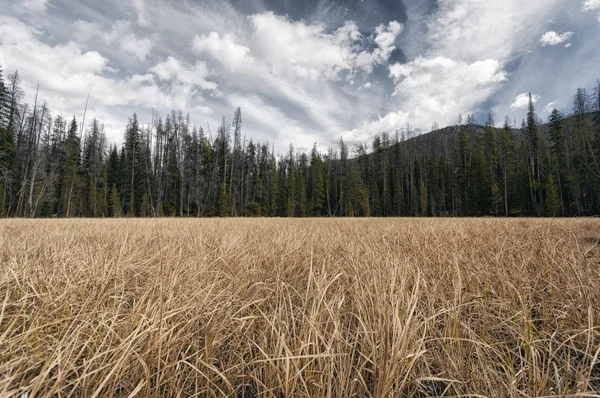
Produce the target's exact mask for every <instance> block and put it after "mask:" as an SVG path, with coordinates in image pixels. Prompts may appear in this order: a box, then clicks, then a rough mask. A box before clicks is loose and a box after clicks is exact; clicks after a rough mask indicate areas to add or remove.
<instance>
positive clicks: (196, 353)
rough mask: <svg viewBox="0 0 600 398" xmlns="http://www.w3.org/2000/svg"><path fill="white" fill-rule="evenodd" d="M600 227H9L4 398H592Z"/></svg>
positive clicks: (599, 367)
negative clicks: (555, 397)
mask: <svg viewBox="0 0 600 398" xmlns="http://www.w3.org/2000/svg"><path fill="white" fill-rule="evenodd" d="M598 239H600V222H599V221H597V220H493V219H489V220H487V219H486V220H457V219H452V220H430V219H422V220H421V219H417V220H390V219H387V220H274V219H270V220H266V219H265V220H259V219H257V220H234V219H224V220H156V221H155V220H100V221H98V220H72V221H56V220H52V221H51V220H38V221H24V220H23V221H14V220H5V221H1V222H0V246H1V248H2V249H1V254H0V261H1V264H2V265H1V268H0V396H2V397H4V396H19V397H38V396H55V397H67V396H78V397H83V396H85V397H107V396H119V397H133V396H139V397H155V396H166V397H188V396H241V397H254V396H260V397H302V396H311V397H351V396H359V397H363V396H373V397H388V396H390V397H409V396H416V397H425V396H468V395H470V396H489V397H533V396H594V393H595V392H599V391H600V363H599V362H600V361H599V358H598V356H599V352H600V351H599V349H600V321H599V320H600V263H599V262H600V246H599V243H598Z"/></svg>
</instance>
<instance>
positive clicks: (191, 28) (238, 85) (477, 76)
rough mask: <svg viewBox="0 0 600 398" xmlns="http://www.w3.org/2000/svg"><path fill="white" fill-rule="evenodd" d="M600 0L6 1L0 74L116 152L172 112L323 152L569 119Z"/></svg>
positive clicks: (1, 14) (597, 57) (587, 63)
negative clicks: (507, 122)
mask: <svg viewBox="0 0 600 398" xmlns="http://www.w3.org/2000/svg"><path fill="white" fill-rule="evenodd" d="M599 49H600V0H535V1H534V0H177V1H176V0H103V1H97V0H12V1H2V2H1V4H0V65H2V66H3V68H4V71H5V74H8V73H12V72H14V71H15V70H18V71H19V73H20V75H21V78H22V87H23V89H24V90H25V93H26V100H27V101H29V102H33V96H34V95H35V91H36V87H37V86H38V84H39V85H40V93H39V97H40V99H41V100H45V101H47V102H48V104H49V106H50V108H51V110H52V112H53V114H54V115H63V116H65V117H70V116H71V115H75V116H76V117H77V118H78V119H79V120H81V117H82V114H83V110H84V107H85V102H86V97H87V96H88V93H90V101H89V106H88V114H87V115H88V117H89V118H90V119H89V120H91V118H92V117H97V118H98V119H99V120H100V121H101V122H102V123H104V125H105V128H106V132H107V136H108V138H109V140H110V141H111V142H114V143H118V142H120V141H121V140H122V137H123V132H124V130H125V125H126V124H127V120H128V119H129V118H130V117H131V115H132V114H133V113H134V112H136V113H137V114H138V118H139V119H140V121H141V122H142V123H148V122H150V121H151V118H152V114H153V112H156V113H160V114H162V115H165V114H166V113H167V112H169V111H170V110H171V109H181V110H183V111H184V112H185V113H189V115H190V118H191V120H192V121H193V122H194V123H195V124H196V125H198V126H202V127H203V128H204V129H205V130H210V131H211V132H215V131H216V129H217V126H218V123H219V122H220V120H221V118H222V117H227V118H228V119H229V120H230V119H231V118H232V116H233V112H234V110H235V109H236V108H237V107H238V106H239V107H241V109H242V115H243V131H244V134H245V135H246V138H247V139H250V138H253V139H254V140H258V141H260V142H266V141H268V142H269V143H272V144H274V146H275V148H276V150H278V151H279V152H281V153H283V152H285V151H286V150H287V148H288V146H289V144H293V145H294V146H295V148H296V150H298V151H308V150H310V148H311V147H312V145H313V143H317V145H318V147H319V149H321V150H326V148H328V147H330V146H335V145H337V143H338V142H339V140H340V139H344V140H345V141H346V142H347V143H350V144H354V143H367V142H370V141H371V140H372V139H373V138H374V136H375V135H377V134H381V133H382V132H384V131H385V132H388V133H390V134H393V133H394V132H396V131H398V130H401V129H405V128H407V127H408V126H410V127H411V128H412V130H414V131H415V132H421V133H422V132H427V131H429V130H430V129H431V126H432V125H433V123H434V122H435V123H437V125H439V126H447V125H453V124H456V122H457V120H458V115H459V114H463V115H467V114H474V115H475V117H476V118H477V119H478V120H479V121H480V122H483V121H484V120H485V119H486V115H487V113H488V112H490V111H491V112H492V114H493V115H494V118H495V121H496V123H498V124H499V123H501V122H502V121H503V120H504V116H509V117H510V119H511V120H517V123H520V122H519V121H520V120H521V118H522V117H523V116H524V112H525V108H526V106H527V100H528V96H527V93H528V92H531V93H532V95H533V99H534V101H535V105H536V109H537V112H538V114H539V115H540V117H542V119H544V120H545V119H546V118H547V116H548V114H549V113H550V111H551V110H552V109H553V108H554V107H556V108H557V109H559V110H561V111H563V112H565V113H568V112H570V110H571V103H572V97H573V94H574V92H575V91H576V89H577V88H578V87H588V88H589V87H592V86H593V85H594V82H595V81H596V79H597V78H600V69H599V68H598V65H600V50H599Z"/></svg>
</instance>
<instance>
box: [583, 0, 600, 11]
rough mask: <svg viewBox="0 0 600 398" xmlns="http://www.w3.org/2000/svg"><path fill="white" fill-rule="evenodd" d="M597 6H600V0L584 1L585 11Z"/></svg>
mask: <svg viewBox="0 0 600 398" xmlns="http://www.w3.org/2000/svg"><path fill="white" fill-rule="evenodd" d="M597 8H600V0H585V1H584V2H583V10H584V11H589V10H595V9H597Z"/></svg>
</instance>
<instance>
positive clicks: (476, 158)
mask: <svg viewBox="0 0 600 398" xmlns="http://www.w3.org/2000/svg"><path fill="white" fill-rule="evenodd" d="M595 86H596V87H595V88H594V89H593V90H592V91H588V90H586V89H584V88H579V89H577V90H576V93H575V95H574V97H573V101H572V103H573V107H572V113H570V114H568V115H563V114H561V112H559V111H558V110H556V109H554V110H553V111H552V113H551V115H550V116H549V118H548V120H547V121H544V120H542V119H541V118H540V117H539V115H538V114H537V113H536V110H535V106H534V101H533V100H532V98H531V95H530V101H529V107H528V111H527V117H526V118H525V119H524V120H523V121H522V122H521V124H520V126H519V127H517V126H516V125H515V124H516V123H515V122H514V121H511V120H510V119H509V118H508V117H506V118H505V120H504V123H503V124H502V126H501V127H497V125H496V123H495V121H494V119H493V117H492V115H491V113H490V114H489V116H488V120H487V121H486V122H485V124H483V125H481V124H479V123H478V122H477V121H476V120H475V118H474V117H473V116H467V117H466V119H465V120H463V118H462V116H459V117H458V123H457V125H455V126H452V127H446V128H443V129H439V128H437V126H436V125H435V124H434V126H433V127H432V131H431V132H430V133H427V134H420V135H419V134H417V133H416V132H415V131H413V129H412V128H411V126H406V127H405V128H403V129H402V130H400V131H395V132H381V134H379V135H378V136H376V137H375V138H374V139H373V141H372V142H370V143H363V144H357V145H355V146H353V147H351V148H349V147H348V145H347V144H346V143H344V142H343V141H340V142H339V145H338V146H337V147H336V148H330V149H329V150H328V151H327V152H326V153H321V152H319V151H318V150H317V145H316V144H315V146H314V147H313V149H312V151H311V152H310V153H297V152H295V151H294V147H293V146H292V145H290V149H289V152H288V153H286V154H283V155H282V154H278V153H275V151H274V149H273V145H272V143H267V142H265V143H259V142H255V141H253V140H252V139H249V138H247V137H246V136H245V134H244V131H243V129H242V110H241V109H240V108H238V109H237V110H235V112H234V113H233V117H232V119H231V121H228V120H227V119H226V118H223V119H222V122H221V123H220V125H219V126H218V129H217V131H216V133H215V134H214V137H213V133H212V132H211V131H208V129H207V130H204V129H203V128H202V127H199V126H198V125H196V124H194V123H193V122H192V121H191V118H190V116H189V115H184V113H183V112H182V111H172V112H171V113H169V114H167V115H166V116H164V117H162V116H159V115H154V116H153V117H152V120H151V121H150V123H141V122H140V121H139V120H138V118H137V116H136V114H134V115H132V117H131V118H130V119H129V121H128V123H127V126H126V128H125V129H124V137H123V142H122V144H121V145H120V146H118V145H115V144H112V145H110V144H109V142H108V141H107V138H106V135H105V132H104V127H103V125H102V122H101V121H100V120H98V119H96V118H93V119H92V120H91V121H88V122H87V124H86V121H85V118H84V119H83V120H81V121H78V120H76V118H75V117H73V118H72V119H70V118H64V117H63V116H61V115H53V114H52V112H51V109H50V105H49V104H47V103H46V102H42V101H40V100H39V93H36V95H35V101H34V103H33V105H31V104H26V103H24V102H23V98H24V93H23V91H22V89H21V87H20V78H19V74H18V72H14V73H12V74H10V75H8V76H6V78H4V77H3V71H2V68H1V67H0V216H2V217H31V218H33V217H150V216H157V217H158V216H159V217H163V216H164V217H175V216H178V217H211V216H219V217H228V216H233V217H258V216H262V217H369V216H371V217H401V216H412V217H414V216H423V217H424V216H515V217H516V216H550V217H552V216H591V215H598V214H600V81H598V82H596V85H595ZM38 91H39V90H38ZM282 128H284V126H282Z"/></svg>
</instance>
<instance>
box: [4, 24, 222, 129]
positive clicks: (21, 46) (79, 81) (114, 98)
mask: <svg viewBox="0 0 600 398" xmlns="http://www.w3.org/2000/svg"><path fill="white" fill-rule="evenodd" d="M42 34H43V32H40V31H37V30H35V29H33V28H31V27H30V26H28V25H26V24H24V23H23V22H20V21H18V20H16V19H14V18H9V17H0V37H1V38H2V39H1V40H0V63H2V65H3V66H4V67H5V70H7V71H14V70H17V69H18V71H19V74H20V75H21V78H22V82H23V89H24V91H25V94H26V96H27V97H26V98H25V100H26V101H27V102H30V103H31V102H32V98H31V96H32V95H33V94H34V93H35V86H36V85H37V82H38V81H39V83H40V85H41V89H40V96H41V99H42V100H45V101H47V102H48V104H49V106H50V108H51V110H52V112H53V113H54V114H55V115H56V114H59V115H60V114H62V115H63V116H70V115H74V114H77V115H80V113H81V110H82V108H83V105H82V104H83V103H85V98H86V96H87V94H88V92H90V93H91V97H90V107H89V110H88V111H89V114H90V115H92V116H102V117H103V122H104V123H105V124H106V128H107V134H108V135H109V138H110V139H112V140H119V139H120V138H121V136H122V125H123V122H124V120H123V116H122V115H118V114H117V113H118V112H120V111H122V107H128V106H131V107H133V106H135V107H145V108H157V109H163V110H164V109H166V110H168V109H193V108H194V107H197V106H203V105H199V104H198V102H202V98H201V97H200V96H199V95H198V94H199V93H198V89H197V87H199V88H201V89H205V90H214V89H215V88H216V84H215V83H213V82H209V81H207V80H206V76H207V74H208V69H207V67H206V65H205V64H204V63H201V62H199V63H197V64H195V65H191V66H189V65H186V64H183V63H181V62H179V61H178V60H176V59H171V58H169V59H167V60H166V61H164V62H162V63H160V64H158V65H156V66H154V67H153V68H151V70H150V71H149V73H142V74H131V75H129V76H125V77H120V78H109V77H107V76H105V74H106V72H108V71H110V70H111V68H110V65H109V60H108V59H106V58H105V57H103V56H102V55H101V54H100V53H98V52H97V51H85V50H84V49H83V48H82V47H81V46H80V45H79V44H76V43H73V42H70V43H66V44H60V45H54V46H52V45H49V44H46V43H44V42H42V41H41V40H40V39H39V38H38V36H41V35H42ZM32 54H35V62H31V55H32ZM157 77H158V80H157ZM202 109H203V110H204V111H205V112H204V113H205V114H208V113H209V112H210V111H209V110H208V109H209V108H208V107H205V108H202ZM138 110H139V109H138Z"/></svg>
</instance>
